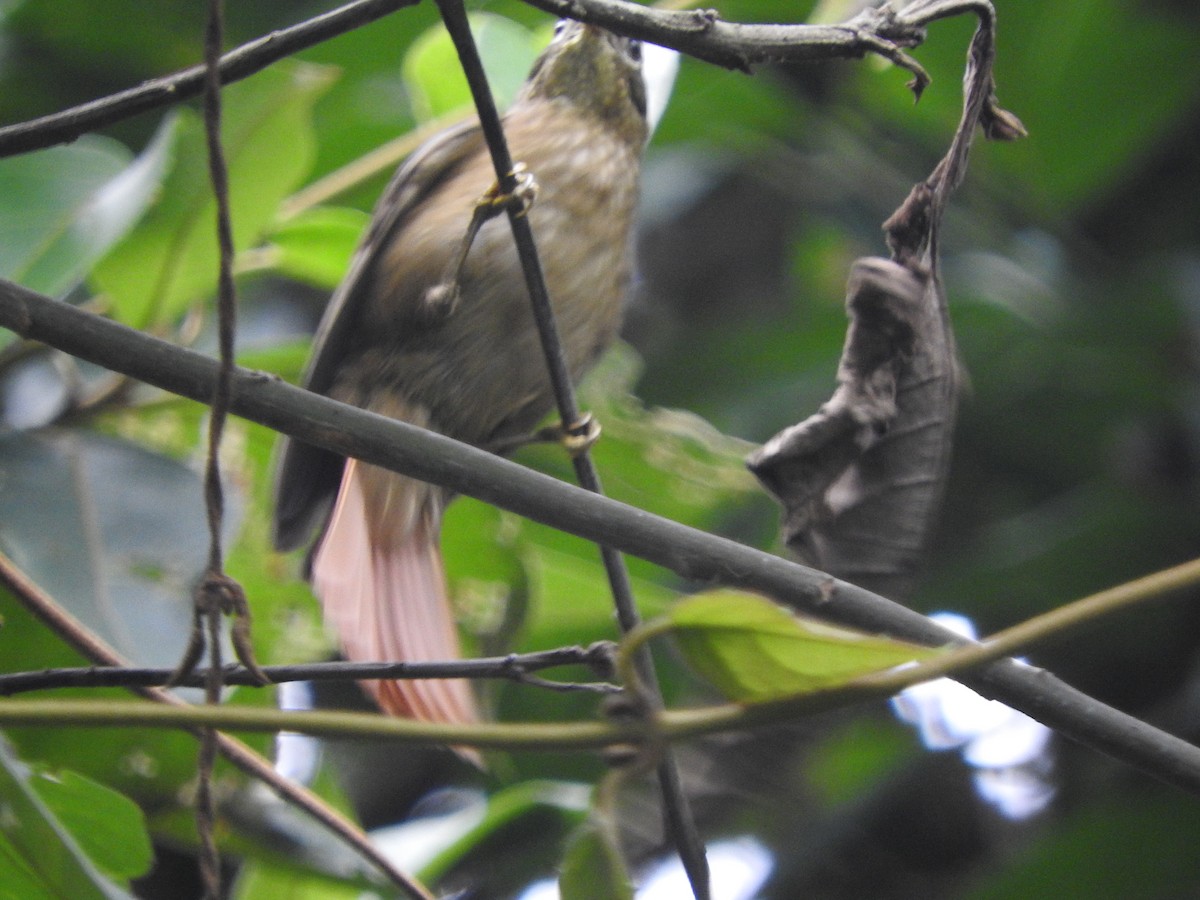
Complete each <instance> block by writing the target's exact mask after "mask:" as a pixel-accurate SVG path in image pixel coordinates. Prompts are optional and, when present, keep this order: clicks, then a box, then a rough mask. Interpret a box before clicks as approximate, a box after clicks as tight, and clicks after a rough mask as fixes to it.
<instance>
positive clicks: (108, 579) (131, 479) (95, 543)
mask: <svg viewBox="0 0 1200 900" xmlns="http://www.w3.org/2000/svg"><path fill="white" fill-rule="evenodd" d="M0 471H3V472H4V473H5V476H6V477H5V479H4V482H3V484H0V548H2V549H3V550H4V552H5V553H6V554H8V556H9V557H10V558H12V559H13V561H14V562H15V563H16V564H17V565H18V566H19V567H20V568H21V569H22V570H23V571H25V572H26V573H27V574H28V575H29V576H30V577H31V578H32V579H33V580H34V581H35V582H37V583H38V584H39V585H40V586H41V587H42V588H43V589H44V590H46V591H47V592H48V593H49V594H50V595H51V596H52V597H54V598H55V599H56V600H57V601H58V602H59V603H61V604H62V605H63V606H64V607H66V608H67V609H68V610H69V611H70V612H71V613H72V614H73V615H75V616H76V617H77V618H78V619H79V620H80V621H81V622H83V624H84V625H86V626H87V627H88V628H90V629H92V630H93V631H95V632H96V633H97V634H98V635H100V636H101V637H102V638H103V639H104V640H106V641H107V642H108V643H109V644H110V645H112V646H113V647H115V648H116V649H117V650H118V651H119V652H121V653H122V654H124V655H125V656H127V657H129V658H130V659H133V660H134V661H135V662H136V663H138V664H140V665H152V666H153V665H156V666H173V665H174V664H175V663H176V662H178V660H179V656H180V654H181V653H182V651H183V647H184V644H185V642H186V639H187V635H188V633H189V630H190V628H191V617H192V608H191V589H192V585H193V583H194V582H195V579H196V578H198V577H199V575H200V573H201V572H202V571H203V569H204V565H205V562H206V560H207V547H208V529H207V525H206V524H205V518H204V509H203V504H202V500H201V498H202V496H203V493H202V490H201V482H200V478H199V476H198V475H197V473H196V472H195V471H194V470H193V469H191V468H189V467H188V466H186V465H184V464H183V463H180V462H177V461H175V460H172V459H169V458H167V457H165V456H160V455H158V454H155V453H151V452H150V451H148V450H145V449H143V448H141V447H139V446H137V445H135V444H131V443H129V442H126V441H122V440H118V439H114V438H109V437H105V436H101V435H97V434H94V433H90V432H57V431H47V432H40V433H34V434H28V433H17V434H11V435H8V436H7V437H5V438H3V439H2V440H0ZM228 500H229V501H230V503H229V505H228V514H229V516H230V517H229V519H228V524H229V531H228V534H229V535H230V536H231V535H232V533H233V529H234V528H235V527H236V523H237V521H238V518H239V507H240V505H241V504H240V501H239V500H238V498H237V496H236V494H234V493H232V492H230V494H229V496H228ZM189 501H190V503H191V504H192V506H191V510H190V514H189V510H188V506H187V503H188V502H189ZM4 638H5V636H4V635H3V634H0V642H4Z"/></svg>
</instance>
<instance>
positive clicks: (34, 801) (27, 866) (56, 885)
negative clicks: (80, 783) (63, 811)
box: [0, 742, 146, 900]
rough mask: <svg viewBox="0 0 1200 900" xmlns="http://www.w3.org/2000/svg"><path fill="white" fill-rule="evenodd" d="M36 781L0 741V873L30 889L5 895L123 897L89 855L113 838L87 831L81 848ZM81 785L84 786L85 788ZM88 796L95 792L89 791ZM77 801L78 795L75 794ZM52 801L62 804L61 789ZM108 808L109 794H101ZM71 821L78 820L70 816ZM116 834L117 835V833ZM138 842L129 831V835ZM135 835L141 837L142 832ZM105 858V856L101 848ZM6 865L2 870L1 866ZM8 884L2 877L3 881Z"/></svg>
mask: <svg viewBox="0 0 1200 900" xmlns="http://www.w3.org/2000/svg"><path fill="white" fill-rule="evenodd" d="M39 780H41V777H40V776H38V775H37V774H35V773H34V772H33V770H31V769H30V768H29V766H27V765H25V764H24V763H23V762H21V761H20V760H19V759H18V758H17V757H16V756H15V755H14V754H13V753H12V750H11V749H10V748H9V746H8V744H6V743H3V742H0V808H2V809H3V811H4V816H3V818H2V819H0V834H2V835H3V837H4V838H5V840H6V846H5V847H4V848H3V849H2V850H0V872H3V873H4V874H5V875H8V874H13V875H14V876H16V880H17V883H21V882H24V886H25V887H30V888H33V889H32V890H30V891H29V893H20V894H7V896H20V897H38V896H39V895H44V896H47V897H70V898H71V900H93V898H94V900H128V898H131V896H132V895H130V894H129V893H128V892H127V891H125V890H124V889H122V887H121V886H120V885H118V884H117V883H115V882H114V881H112V880H111V879H110V878H109V877H107V876H106V875H105V874H103V873H102V872H101V870H100V868H99V867H98V866H97V864H96V863H95V862H94V861H93V860H92V859H91V858H90V857H89V855H88V849H92V848H95V847H96V846H98V845H104V844H107V843H108V840H109V839H111V838H112V837H113V833H112V832H110V833H109V836H108V838H106V839H97V836H94V835H93V836H91V837H90V838H89V840H88V843H87V849H85V846H84V845H83V844H82V843H81V842H80V841H79V839H78V838H77V836H76V835H75V834H73V833H72V831H71V829H70V828H69V827H68V825H67V824H65V823H64V822H63V821H62V820H60V819H59V817H58V816H57V815H56V814H55V811H54V810H53V809H52V807H51V805H50V804H48V803H47V802H46V801H45V800H44V799H43V798H42V796H41V794H40V791H39V790H38V788H36V787H35V782H37V781H39ZM85 790H87V789H85ZM92 796H93V797H95V796H97V795H96V794H95V793H94V792H93V793H92ZM75 800H76V801H77V800H78V797H76V798H75ZM56 802H58V803H59V804H60V805H66V801H65V798H64V796H63V795H62V793H60V794H59V795H58V796H57V797H56ZM106 805H108V806H109V807H110V808H111V799H106ZM75 824H79V820H78V818H77V817H76V821H75ZM118 839H119V838H118ZM133 839H134V840H135V841H138V840H139V838H138V837H137V836H136V835H135V836H134V838H133ZM140 840H146V838H145V833H144V831H143V832H142V835H141V838H140ZM104 855H105V857H106V859H109V858H111V855H110V854H109V853H108V851H107V850H105V853H104ZM5 870H7V871H5ZM34 885H36V887H33V886H34ZM3 886H4V888H5V890H7V889H8V887H9V883H8V882H7V880H6V881H5V883H4V885H3Z"/></svg>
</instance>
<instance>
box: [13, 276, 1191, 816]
mask: <svg viewBox="0 0 1200 900" xmlns="http://www.w3.org/2000/svg"><path fill="white" fill-rule="evenodd" d="M0 327H4V328H8V329H10V330H12V331H15V332H16V333H17V334H19V335H20V336H22V337H25V338H30V339H33V340H39V341H42V342H43V343H46V344H48V345H50V346H53V347H55V348H57V349H59V350H62V351H64V352H66V353H70V354H71V355H72V356H76V357H79V358H81V359H86V360H88V361H89V362H93V363H95V364H97V365H99V366H102V367H104V368H107V369H112V370H114V371H118V372H122V373H124V374H126V375H128V376H129V377H131V378H135V379H137V380H139V381H144V382H146V383H148V384H152V385H154V386H156V387H159V388H162V389H163V390H166V391H170V392H171V393H173V394H178V395H180V396H183V397H188V398H191V399H193V400H196V401H199V402H201V403H205V402H207V401H208V399H209V398H210V397H211V396H212V389H213V384H214V379H215V378H216V372H217V364H216V362H215V361H214V360H212V359H210V358H209V357H207V356H204V355H203V354H200V353H197V352H196V351H194V350H190V349H187V348H184V347H177V346H175V345H173V344H170V343H168V342H166V341H163V340H160V339H158V338H155V337H151V336H150V335H147V334H143V333H141V332H138V331H135V330H134V329H132V328H128V327H126V326H124V325H121V324H119V323H116V322H112V321H110V320H108V319H104V318H101V317H100V316H96V315H93V314H91V313H88V312H85V311H83V310H80V309H77V308H76V307H73V306H71V305H69V304H67V303H60V302H58V301H56V300H53V299H51V298H49V297H46V296H44V295H41V294H37V293H34V292H32V291H29V290H27V289H25V288H23V287H21V286H19V285H16V284H13V283H11V282H5V281H0ZM231 409H232V411H233V413H234V414H235V415H239V416H242V417H244V418H246V419H250V420H251V421H254V422H258V423H260V424H262V425H266V426H267V427H269V428H272V429H274V430H276V431H281V432H283V433H285V434H289V435H291V436H292V437H294V438H297V439H299V440H302V441H305V442H307V443H311V444H313V445H315V446H318V447H324V448H326V449H329V450H332V451H333V452H335V453H338V454H341V455H343V456H352V457H355V458H356V459H361V460H363V461H365V462H369V463H374V464H376V465H379V466H383V467H384V468H387V469H391V470H392V471H395V472H401V473H403V474H405V475H409V476H411V477H413V478H419V479H421V480H422V481H429V482H432V483H434V484H440V485H443V486H445V487H448V488H450V489H451V490H454V491H456V492H458V493H460V494H465V495H467V496H470V497H475V498H477V499H479V500H482V501H484V502H485V503H491V504H492V505H494V506H498V507H500V508H502V509H507V510H509V511H511V512H514V513H517V514H518V515H522V516H526V517H527V518H530V519H533V520H534V521H537V522H541V523H543V524H546V525H550V526H551V527H553V528H557V529H559V530H561V531H566V532H569V533H571V534H575V535H579V536H580V537H584V538H587V539H588V540H591V541H594V542H596V543H598V544H608V545H610V546H612V547H615V548H616V549H618V550H621V551H623V552H625V553H632V554H633V555H635V556H640V557H642V558H643V559H647V560H649V561H651V562H655V563H658V564H659V565H662V566H665V567H666V568H668V569H671V570H672V571H673V572H676V573H678V574H679V575H681V576H682V577H684V578H685V579H688V580H690V581H693V582H696V583H719V584H726V585H730V586H734V587H740V588H745V589H749V590H755V591H759V592H761V593H763V594H766V595H768V596H770V597H773V598H775V599H776V600H778V601H779V602H781V603H786V604H789V605H791V606H793V607H795V608H797V609H802V610H807V611H809V612H811V613H813V614H815V615H817V616H820V617H822V618H825V619H830V620H834V621H838V622H842V623H845V624H847V625H851V626H854V627H858V628H861V629H863V630H865V631H870V632H877V633H886V634H891V635H893V636H895V637H899V638H905V639H908V640H914V641H919V642H922V643H926V644H931V645H941V644H948V643H958V642H961V640H962V639H961V638H960V637H958V636H957V635H955V634H953V633H951V632H950V631H948V630H946V629H944V628H942V627H940V626H939V625H937V624H936V623H934V622H931V621H930V620H929V619H927V618H925V617H924V616H922V615H921V614H920V613H917V612H914V611H913V610H910V609H906V608H905V607H903V606H900V605H899V604H896V603H893V602H891V601H889V600H887V599H885V598H883V597H880V596H879V595H877V594H873V593H871V592H870V591H866V590H864V589H862V588H860V587H857V586H855V585H852V584H849V583H847V582H844V581H840V580H838V579H835V578H832V577H831V576H829V575H827V574H825V573H822V572H818V571H816V570H815V569H810V568H808V567H806V566H802V565H800V564H798V563H794V562H790V561H788V560H785V559H781V558H780V557H777V556H773V555H772V554H769V553H765V552H763V551H761V550H756V549H754V548H752V547H747V546H744V545H742V544H738V543H736V542H734V541H731V540H728V539H726V538H722V537H718V536H716V535H712V534H708V533H706V532H703V531H700V530H698V529H695V528H690V527H688V526H686V525H682V524H680V523H678V522H673V521H671V520H669V519H664V518H662V517H660V516H656V515H652V514H650V513H647V512H645V511H644V510H639V509H636V508H634V507H632V506H628V505H627V504H624V503H620V502H618V501H616V500H612V499H609V498H607V497H601V496H598V495H595V494H592V493H590V492H588V491H585V490H582V489H580V488H577V487H575V486H574V485H570V484H565V483H563V482H561V481H558V480H557V479H555V478H551V477H549V476H546V475H542V474H541V473H538V472H534V471H532V470H530V469H527V468H525V467H524V466H521V465H518V464H517V463H514V462H512V461H511V460H506V459H502V458H500V457H497V456H494V455H493V454H491V453H487V452H486V451H483V450H479V449H478V448H476V447H471V446H468V445H465V444H460V443H458V442H457V441H454V440H451V439H450V438H447V437H445V436H444V435H439V434H434V433H433V432H428V431H424V430H423V429H420V428H417V427H415V426H413V425H408V424H406V423H404V422H398V421H396V420H394V419H389V418H386V417H385V416H379V415H376V414H374V413H370V412H366V411H364V410H361V409H356V408H354V407H351V406H347V405H346V404H343V403H338V402H337V401H336V400H331V399H329V398H328V397H321V396H319V395H316V394H311V393H309V392H308V391H304V390H301V389H300V388H297V387H294V386H292V385H289V384H286V383H284V382H283V381H282V380H280V379H279V378H278V377H276V376H273V375H269V374H266V373H263V372H252V371H248V370H245V369H237V370H236V371H235V374H234V385H233V403H232V406H231ZM964 681H965V683H967V684H969V685H970V686H971V687H973V688H975V689H976V690H978V691H979V692H980V693H982V694H984V695H985V696H988V697H991V698H993V699H996V700H1001V701H1003V702H1004V703H1007V704H1009V705H1010V706H1013V707H1016V708H1017V709H1020V710H1021V711H1023V712H1025V713H1027V714H1028V715H1030V716H1032V717H1033V718H1035V719H1037V720H1039V721H1041V722H1043V723H1045V724H1046V725H1048V726H1050V727H1051V728H1054V729H1056V730H1057V731H1059V732H1060V733H1062V734H1063V735H1065V736H1066V737H1069V738H1071V739H1073V740H1076V741H1078V742H1079V743H1081V744H1083V745H1085V746H1088V747H1091V748H1093V749H1095V750H1097V751H1100V752H1102V753H1106V754H1108V755H1110V756H1112V757H1114V758H1115V759H1118V760H1121V761H1123V762H1125V763H1128V764H1129V765H1132V766H1135V767H1137V768H1139V769H1142V770H1144V771H1146V772H1148V773H1149V774H1151V775H1154V776H1155V777H1157V778H1160V779H1162V780H1164V781H1167V782H1170V783H1172V784H1175V785H1177V786H1179V787H1182V788H1184V789H1186V790H1188V791H1190V792H1192V793H1194V794H1197V795H1200V749H1198V748H1196V747H1193V746H1192V745H1191V744H1188V743H1187V742H1186V741H1183V740H1180V739H1179V738H1176V737H1173V736H1172V735H1169V734H1166V733H1164V732H1163V731H1161V730H1159V729H1157V728H1155V727H1154V726H1152V725H1149V724H1147V723H1145V722H1142V721H1140V720H1139V719H1137V718H1135V717H1133V716H1129V715H1126V714H1125V713H1122V712H1120V711H1118V710H1115V709H1112V708H1111V707H1109V706H1106V705H1105V704H1103V703H1100V702H1099V701H1097V700H1095V699H1093V698H1091V697H1088V696H1087V695H1086V694H1084V693H1082V692H1081V691H1077V690H1075V689H1074V688H1072V687H1070V686H1068V685H1066V684H1064V683H1063V682H1061V681H1059V680H1058V679H1056V678H1055V677H1054V676H1053V675H1051V674H1049V673H1047V672H1045V671H1042V670H1040V669H1036V668H1033V667H1030V666H1025V665H1022V664H1020V663H1017V662H1014V661H1011V660H1007V661H1003V662H998V663H993V664H991V665H988V666H986V667H985V668H984V669H982V670H981V671H979V672H977V673H974V674H973V675H971V676H969V677H966V678H964Z"/></svg>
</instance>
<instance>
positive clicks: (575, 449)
mask: <svg viewBox="0 0 1200 900" xmlns="http://www.w3.org/2000/svg"><path fill="white" fill-rule="evenodd" d="M599 439H600V423H599V422H597V421H596V418H595V416H593V415H592V414H591V413H590V412H585V413H583V414H582V415H581V416H580V417H579V418H578V419H576V420H575V421H574V422H573V423H572V424H570V425H563V424H562V423H561V422H560V423H559V424H557V425H547V426H546V427H545V428H539V429H538V430H537V431H535V432H533V433H532V434H522V435H518V436H517V437H510V438H503V439H501V440H499V441H495V442H493V443H491V444H488V445H487V449H488V450H490V451H491V452H492V453H498V454H499V455H501V456H505V455H507V454H509V453H512V452H513V451H515V450H519V449H520V448H521V447H525V446H527V445H529V444H562V445H563V446H564V447H565V448H566V449H567V452H568V453H569V454H571V456H572V457H576V456H579V455H580V454H581V453H585V452H587V451H588V450H589V449H591V446H592V444H594V443H596V441H598V440H599Z"/></svg>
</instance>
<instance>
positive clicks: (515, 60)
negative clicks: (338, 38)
mask: <svg viewBox="0 0 1200 900" xmlns="http://www.w3.org/2000/svg"><path fill="white" fill-rule="evenodd" d="M470 20H471V31H472V32H473V33H474V35H475V43H476V45H477V46H478V47H479V55H480V56H481V57H482V59H483V66H484V69H485V70H486V71H487V76H488V84H489V85H490V86H491V89H492V95H493V96H494V97H495V98H496V103H497V105H498V106H500V107H501V108H503V107H505V106H507V105H508V104H509V103H511V102H512V99H513V97H515V96H516V93H517V90H518V89H519V88H520V86H521V84H522V83H523V82H524V81H525V77H526V75H528V73H529V67H530V66H531V65H532V64H533V60H534V59H535V58H536V56H537V49H538V48H537V46H536V44H537V41H536V40H535V37H534V35H533V33H532V32H531V31H529V30H528V29H526V28H524V27H523V26H521V25H518V24H517V23H516V22H514V21H512V20H511V19H505V18H503V17H501V16H496V15H490V14H488V13H475V14H473V15H471V17H470ZM401 71H402V73H403V75H404V83H405V86H406V87H407V88H408V92H409V95H410V97H411V98H412V105H413V111H414V112H415V113H416V115H417V118H418V120H419V121H428V120H429V119H433V118H436V117H437V116H440V115H443V114H445V113H448V112H452V111H453V110H456V109H465V108H466V107H467V106H469V105H470V103H471V91H470V88H468V86H467V79H466V77H465V76H464V75H463V73H462V67H461V66H460V65H459V62H458V54H457V53H456V52H455V50H454V44H453V43H452V42H451V40H450V35H449V34H447V33H446V29H445V27H444V26H442V25H437V26H435V27H433V28H431V29H429V30H428V31H427V32H425V34H423V35H421V37H419V38H417V40H415V41H413V44H412V47H410V48H409V51H408V53H407V54H406V55H405V57H404V65H403V67H402V70H401Z"/></svg>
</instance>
